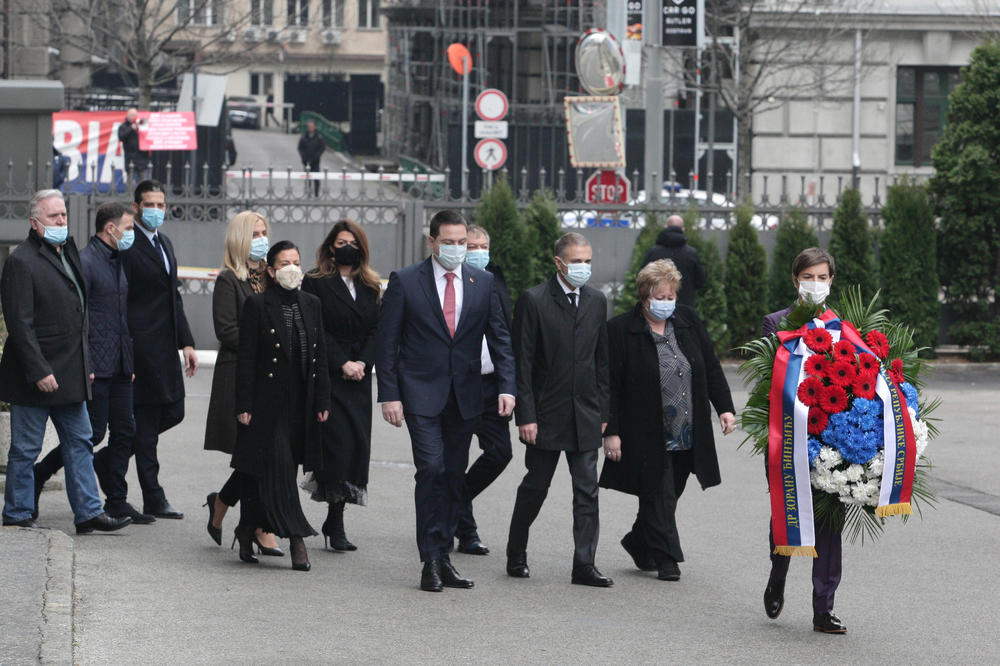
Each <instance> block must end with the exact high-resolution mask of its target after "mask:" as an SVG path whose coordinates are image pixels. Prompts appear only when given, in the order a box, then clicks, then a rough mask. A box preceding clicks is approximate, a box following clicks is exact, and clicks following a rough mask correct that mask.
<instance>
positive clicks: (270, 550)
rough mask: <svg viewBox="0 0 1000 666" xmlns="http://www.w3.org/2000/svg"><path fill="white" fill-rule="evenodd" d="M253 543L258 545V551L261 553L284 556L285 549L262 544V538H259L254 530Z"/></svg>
mask: <svg viewBox="0 0 1000 666" xmlns="http://www.w3.org/2000/svg"><path fill="white" fill-rule="evenodd" d="M253 545H255V546H257V552H258V553H260V554H261V555H269V556H271V557H284V556H285V551H283V550H281V549H280V548H268V547H267V546H262V545H260V539H258V538H257V533H256V531H254V535H253Z"/></svg>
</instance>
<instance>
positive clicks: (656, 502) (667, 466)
mask: <svg viewBox="0 0 1000 666" xmlns="http://www.w3.org/2000/svg"><path fill="white" fill-rule="evenodd" d="M693 469H694V456H693V454H692V452H691V451H672V452H668V453H667V454H666V455H664V460H663V474H662V476H661V478H660V483H659V485H658V486H657V488H656V489H655V490H653V491H651V492H648V493H643V494H642V495H640V496H639V513H638V514H637V515H636V517H635V523H633V525H632V539H633V543H634V544H636V547H637V548H639V549H643V548H645V549H646V550H647V552H648V553H649V554H650V555H652V557H653V561H654V562H656V563H657V564H659V563H660V562H663V561H664V560H665V559H667V558H670V559H672V560H674V561H675V562H683V561H684V551H682V550H681V540H680V536H679V535H678V534H677V500H678V499H680V496H681V495H682V494H683V493H684V488H685V487H687V480H688V477H689V476H690V475H691V472H692V471H693Z"/></svg>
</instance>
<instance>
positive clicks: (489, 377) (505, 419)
mask: <svg viewBox="0 0 1000 666" xmlns="http://www.w3.org/2000/svg"><path fill="white" fill-rule="evenodd" d="M466 248H467V252H466V255H465V263H467V264H469V265H470V266H473V267H474V268H482V269H483V270H485V271H488V272H489V273H492V274H493V283H494V284H495V285H496V287H497V292H498V294H499V295H500V309H501V310H502V311H503V317H504V320H505V321H506V322H507V326H508V328H509V327H510V321H511V305H510V292H509V291H508V290H507V281H506V280H504V277H503V270H502V269H501V268H500V267H499V266H497V265H496V264H495V263H493V262H491V261H490V235H489V234H488V233H487V232H486V230H485V229H483V228H482V227H479V226H476V225H474V224H473V225H470V226H469V235H468V243H467V244H466ZM481 360H482V369H481V370H480V374H481V375H482V378H483V413H482V415H481V416H480V417H479V422H478V423H477V424H476V438H477V439H478V440H479V448H480V449H482V451H483V453H482V455H480V456H479V457H478V458H477V459H476V462H474V463H472V465H471V466H470V467H469V469H468V471H467V472H466V473H465V488H466V492H467V493H468V502H467V503H466V506H465V510H464V511H462V515H461V516H460V517H459V519H458V532H457V533H456V534H455V536H456V537H458V552H460V553H466V554H467V555H488V554H489V552H490V549H489V548H487V547H486V545H485V544H483V542H482V540H481V539H480V538H479V530H478V527H477V525H476V519H475V517H474V516H473V513H472V500H473V499H475V498H476V497H477V496H478V495H479V493H481V492H483V491H484V490H486V488H487V487H489V485H490V484H491V483H493V482H494V481H496V479H497V477H498V476H500V474H501V473H502V472H503V471H504V470H505V469H506V468H507V464H508V463H510V459H511V457H512V455H513V454H512V452H511V445H510V418H511V417H510V416H509V415H508V416H500V414H498V413H497V411H496V410H495V409H493V408H492V407H493V405H496V404H497V397H498V396H499V394H500V382H499V380H498V378H497V373H496V367H495V366H494V365H493V359H492V358H491V357H490V350H489V347H488V346H487V345H486V339H485V338H484V339H483V351H482V355H481Z"/></svg>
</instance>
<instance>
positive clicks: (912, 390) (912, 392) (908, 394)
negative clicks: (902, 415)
mask: <svg viewBox="0 0 1000 666" xmlns="http://www.w3.org/2000/svg"><path fill="white" fill-rule="evenodd" d="M899 390H900V391H902V392H903V397H904V398H906V406H907V407H913V411H914V412H916V413H917V418H918V419H919V418H920V405H919V401H918V397H917V387H916V386H914V385H913V384H911V383H909V382H903V383H902V384H900V385H899Z"/></svg>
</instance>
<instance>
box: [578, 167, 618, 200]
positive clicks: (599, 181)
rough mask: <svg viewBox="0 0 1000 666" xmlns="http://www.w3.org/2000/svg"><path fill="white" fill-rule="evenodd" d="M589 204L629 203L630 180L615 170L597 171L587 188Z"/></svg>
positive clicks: (591, 176)
mask: <svg viewBox="0 0 1000 666" xmlns="http://www.w3.org/2000/svg"><path fill="white" fill-rule="evenodd" d="M585 191H586V193H587V202H588V203H594V204H623V203H627V202H628V180H627V179H626V178H625V177H624V176H622V175H621V174H620V173H618V172H617V171H615V170H614V169H601V170H600V171H595V172H594V173H592V174H591V175H590V178H588V179H587V183H586V186H585Z"/></svg>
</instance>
